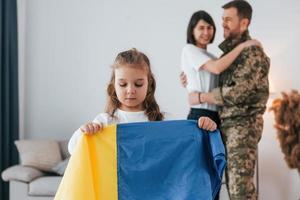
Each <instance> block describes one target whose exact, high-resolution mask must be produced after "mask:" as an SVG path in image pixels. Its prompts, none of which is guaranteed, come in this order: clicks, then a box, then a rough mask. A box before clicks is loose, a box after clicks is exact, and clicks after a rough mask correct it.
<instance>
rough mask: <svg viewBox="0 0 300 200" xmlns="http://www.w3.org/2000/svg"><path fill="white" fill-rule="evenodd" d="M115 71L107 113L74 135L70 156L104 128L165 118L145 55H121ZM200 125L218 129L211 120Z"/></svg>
mask: <svg viewBox="0 0 300 200" xmlns="http://www.w3.org/2000/svg"><path fill="white" fill-rule="evenodd" d="M112 68H113V71H112V75H111V79H110V82H109V84H108V87H107V94H108V102H107V106H106V111H105V113H100V114H99V115H97V116H96V118H95V119H94V121H93V122H90V123H87V124H85V125H83V126H81V127H80V128H79V129H78V130H77V131H76V132H75V133H74V134H73V136H72V137H71V139H70V141H69V145H68V149H69V152H70V154H72V152H73V151H74V148H75V146H76V144H77V141H78V139H79V137H80V136H81V135H82V134H83V133H85V134H94V133H96V132H98V131H101V129H102V128H103V126H104V125H109V124H116V123H127V122H145V121H160V120H163V119H165V116H164V114H163V113H162V112H161V111H160V109H159V106H158V104H157V102H156V100H155V97H154V94H155V88H156V83H155V79H154V76H153V74H152V72H151V68H150V61H149V59H148V57H147V56H146V55H145V54H143V53H142V52H139V51H138V50H136V49H130V50H128V51H124V52H121V53H119V54H118V55H117V57H116V59H115V62H114V64H113V65H112ZM198 125H199V127H200V128H203V129H206V130H210V131H213V130H215V129H216V124H215V123H214V122H213V121H212V120H211V119H209V118H207V117H203V118H201V119H199V120H198Z"/></svg>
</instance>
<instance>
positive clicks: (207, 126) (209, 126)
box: [198, 117, 217, 131]
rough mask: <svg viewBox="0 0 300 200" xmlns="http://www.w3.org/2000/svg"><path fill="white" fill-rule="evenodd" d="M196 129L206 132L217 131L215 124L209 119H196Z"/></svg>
mask: <svg viewBox="0 0 300 200" xmlns="http://www.w3.org/2000/svg"><path fill="white" fill-rule="evenodd" d="M198 127H199V128H202V129H204V130H207V131H214V130H216V129H217V124H216V122H214V121H213V120H211V119H210V118H209V117H200V118H199V119H198Z"/></svg>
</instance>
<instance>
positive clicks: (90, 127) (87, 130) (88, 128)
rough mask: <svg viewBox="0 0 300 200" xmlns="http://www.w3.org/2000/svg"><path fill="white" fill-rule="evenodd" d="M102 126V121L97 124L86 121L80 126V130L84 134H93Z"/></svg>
mask: <svg viewBox="0 0 300 200" xmlns="http://www.w3.org/2000/svg"><path fill="white" fill-rule="evenodd" d="M102 128H103V124H102V123H100V124H98V123H94V122H91V123H87V124H85V125H83V126H81V127H80V130H81V131H82V132H83V133H84V134H88V135H92V134H95V133H96V132H98V131H101V130H102Z"/></svg>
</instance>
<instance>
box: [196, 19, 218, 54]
mask: <svg viewBox="0 0 300 200" xmlns="http://www.w3.org/2000/svg"><path fill="white" fill-rule="evenodd" d="M214 31H215V30H214V27H213V26H212V25H210V24H209V23H207V22H206V21H204V20H202V19H201V20H199V21H198V23H197V25H196V26H195V28H194V30H193V35H194V38H195V41H196V45H197V46H198V47H200V48H204V49H206V47H207V45H208V44H209V43H210V41H211V39H212V37H213V35H214Z"/></svg>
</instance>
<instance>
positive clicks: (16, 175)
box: [2, 165, 44, 182]
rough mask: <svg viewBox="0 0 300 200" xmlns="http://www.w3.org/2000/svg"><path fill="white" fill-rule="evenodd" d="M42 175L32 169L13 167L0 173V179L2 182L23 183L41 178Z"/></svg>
mask: <svg viewBox="0 0 300 200" xmlns="http://www.w3.org/2000/svg"><path fill="white" fill-rule="evenodd" d="M43 175H44V173H43V172H41V171H40V170H38V169H35V168H32V167H26V166H21V165H15V166H12V167H9V168H7V169H6V170H4V171H3V172H2V179H3V180H4V181H11V180H17V181H23V182H30V181H31V180H33V179H35V178H38V177H40V176H43Z"/></svg>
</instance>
